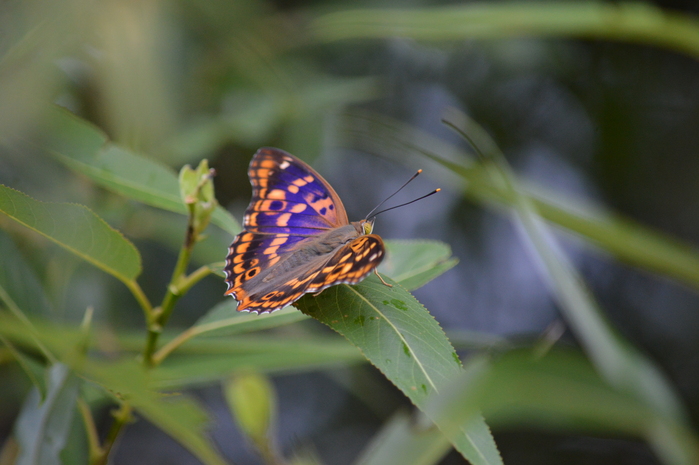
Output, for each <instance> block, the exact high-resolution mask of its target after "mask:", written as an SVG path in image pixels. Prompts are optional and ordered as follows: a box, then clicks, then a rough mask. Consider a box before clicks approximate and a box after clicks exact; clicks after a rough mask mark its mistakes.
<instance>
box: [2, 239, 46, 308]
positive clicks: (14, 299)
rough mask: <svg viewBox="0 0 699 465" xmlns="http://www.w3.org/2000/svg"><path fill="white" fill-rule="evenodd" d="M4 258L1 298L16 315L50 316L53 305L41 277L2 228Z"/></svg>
mask: <svg viewBox="0 0 699 465" xmlns="http://www.w3.org/2000/svg"><path fill="white" fill-rule="evenodd" d="M0 257H2V266H1V267H0V301H2V302H4V303H5V305H6V306H7V307H8V308H9V309H10V311H12V312H13V313H15V314H16V313H17V312H21V313H23V314H24V315H25V316H33V317H40V316H42V317H48V316H49V315H50V313H51V306H50V304H49V300H48V298H47V297H46V293H45V292H44V288H43V287H42V285H41V283H40V282H39V278H37V276H36V274H35V273H34V271H33V270H32V269H31V268H30V267H29V265H28V264H27V262H26V261H25V260H24V257H22V254H21V253H20V252H19V250H17V247H16V246H15V244H14V242H13V241H12V239H10V237H9V236H8V235H7V234H5V233H4V232H3V231H0Z"/></svg>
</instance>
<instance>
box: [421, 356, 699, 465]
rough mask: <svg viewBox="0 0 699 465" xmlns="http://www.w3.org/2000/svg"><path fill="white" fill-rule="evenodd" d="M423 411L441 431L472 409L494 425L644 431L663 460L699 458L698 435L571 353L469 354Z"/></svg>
mask: <svg viewBox="0 0 699 465" xmlns="http://www.w3.org/2000/svg"><path fill="white" fill-rule="evenodd" d="M571 399H572V401H571ZM425 410H426V412H428V414H429V415H430V416H431V417H432V418H433V419H436V421H438V422H439V424H440V427H441V428H442V429H443V431H444V433H445V434H446V435H447V436H452V435H458V434H460V429H461V425H463V423H464V421H467V420H468V419H469V418H472V416H473V415H474V414H475V413H476V412H478V411H479V410H480V411H482V412H483V414H484V415H485V417H486V418H487V419H488V422H489V423H490V424H492V425H494V426H495V425H497V426H511V425H518V424H522V423H523V422H525V423H526V424H529V425H538V426H540V427H543V428H547V429H554V430H557V431H558V430H560V429H566V430H569V431H571V432H583V433H593V434H595V433H597V434H599V433H602V434H609V433H617V434H618V433H624V434H632V435H636V436H640V437H643V438H646V439H647V440H648V441H649V442H650V443H651V445H654V446H655V447H656V452H658V453H659V454H660V455H661V458H663V459H664V461H665V463H667V464H686V465H690V464H694V463H697V460H698V459H699V456H698V451H699V448H698V446H699V442H698V441H697V438H696V436H694V435H693V433H692V432H691V430H690V429H689V428H688V427H687V426H686V425H684V424H682V423H677V422H676V421H675V420H673V419H671V418H668V417H666V416H662V415H658V414H657V412H655V411H654V410H653V409H652V408H649V406H648V405H647V404H645V403H644V402H641V401H639V400H638V398H637V397H636V396H634V395H633V394H631V393H629V392H628V391H626V390H616V389H614V388H613V387H611V386H610V385H609V384H607V383H605V382H604V380H603V379H602V378H601V377H600V376H599V375H598V374H597V373H596V372H595V370H594V368H593V367H592V366H591V365H590V363H589V362H588V361H587V360H585V359H584V358H583V357H582V356H581V355H580V354H579V353H575V352H563V351H553V352H550V353H549V354H547V355H546V356H545V357H543V358H538V357H536V356H535V355H534V354H532V353H531V352H528V351H526V352H525V351H515V352H510V353H508V354H505V355H501V356H499V357H498V358H497V359H496V360H495V361H490V360H488V359H487V358H485V357H477V358H475V359H473V360H471V361H470V362H469V363H468V364H467V365H466V367H465V370H464V372H463V373H460V374H458V375H457V376H455V377H454V379H452V380H451V381H450V382H448V383H447V385H446V386H445V388H444V389H443V390H442V392H441V393H440V395H438V396H433V397H432V398H430V399H429V400H428V401H427V403H426V407H425ZM668 432H672V433H671V434H672V437H673V440H670V441H666V442H664V443H663V442H662V441H659V440H660V439H661V438H663V437H664V438H666V439H669V438H668V436H666V434H667V433H668ZM668 449H671V451H668Z"/></svg>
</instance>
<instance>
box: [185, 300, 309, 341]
mask: <svg viewBox="0 0 699 465" xmlns="http://www.w3.org/2000/svg"><path fill="white" fill-rule="evenodd" d="M237 308H238V303H237V302H236V301H235V300H233V299H231V298H229V299H226V300H224V301H223V302H221V303H219V304H218V305H216V306H215V307H213V308H212V309H211V310H209V311H208V312H207V313H206V314H205V315H204V316H202V317H201V318H199V320H198V321H197V322H196V323H195V324H194V326H193V327H192V328H191V330H192V331H195V332H196V333H197V334H202V335H203V334H205V335H206V336H231V335H233V334H241V333H250V332H253V331H261V330H263V329H271V328H277V327H279V326H284V325H288V324H292V323H296V322H297V321H303V320H308V318H309V317H308V316H307V315H304V314H303V313H301V312H299V311H298V310H297V309H296V308H294V307H291V306H289V307H286V308H284V309H282V310H279V311H277V312H274V313H267V314H263V315H256V314H253V313H242V312H238V311H236V309H237Z"/></svg>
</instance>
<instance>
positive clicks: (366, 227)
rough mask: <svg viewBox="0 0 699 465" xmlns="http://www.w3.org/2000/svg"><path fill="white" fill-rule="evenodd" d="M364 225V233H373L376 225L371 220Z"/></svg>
mask: <svg viewBox="0 0 699 465" xmlns="http://www.w3.org/2000/svg"><path fill="white" fill-rule="evenodd" d="M362 227H363V228H364V234H371V231H372V230H373V229H374V225H373V224H372V223H370V222H369V221H366V222H364V224H362Z"/></svg>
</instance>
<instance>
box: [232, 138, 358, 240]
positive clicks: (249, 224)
mask: <svg viewBox="0 0 699 465" xmlns="http://www.w3.org/2000/svg"><path fill="white" fill-rule="evenodd" d="M248 175H249V177H250V182H251V183H252V188H253V192H252V200H251V201H250V205H249V206H248V209H247V210H246V212H245V217H244V219H243V225H244V227H245V229H246V230H247V231H249V232H256V233H263V234H291V235H302V236H312V235H316V234H320V233H321V232H323V231H324V230H327V229H329V228H336V227H340V226H345V225H347V224H349V221H348V219H347V213H346V212H345V208H344V206H343V205H342V202H341V201H340V198H339V197H338V195H337V193H335V191H334V190H333V188H332V187H330V185H329V184H328V183H327V182H326V181H325V180H324V179H323V178H322V177H321V176H320V175H319V174H318V173H316V172H315V170H314V169H313V168H311V167H310V166H308V165H307V164H306V163H304V162H303V161H301V160H299V159H298V158H296V157H294V156H293V155H291V154H288V153H286V152H284V151H282V150H279V149H273V148H262V149H260V150H258V151H257V153H256V154H255V156H254V157H253V158H252V161H251V162H250V168H249V169H248Z"/></svg>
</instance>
